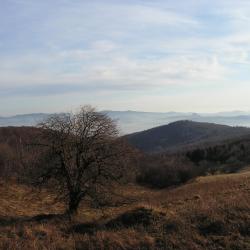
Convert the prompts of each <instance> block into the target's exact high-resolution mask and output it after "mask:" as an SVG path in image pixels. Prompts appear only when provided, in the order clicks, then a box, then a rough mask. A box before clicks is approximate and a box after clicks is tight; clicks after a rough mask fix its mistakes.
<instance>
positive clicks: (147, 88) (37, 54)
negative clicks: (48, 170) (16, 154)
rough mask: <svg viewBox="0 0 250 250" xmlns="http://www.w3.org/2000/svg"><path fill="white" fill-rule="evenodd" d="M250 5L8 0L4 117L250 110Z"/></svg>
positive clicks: (2, 41)
mask: <svg viewBox="0 0 250 250" xmlns="http://www.w3.org/2000/svg"><path fill="white" fill-rule="evenodd" d="M249 69H250V1H249V0H209V1H208V0H53V1H51V0H43V1H41V0H0V116H1V115H2V116H6V115H14V114H21V113H35V112H48V113H51V112H63V111H69V110H72V109H75V108H77V107H79V106H80V105H85V104H90V105H93V106H95V107H96V108H98V109H100V110H141V111H157V112H167V111H183V112H187V111H188V112H220V111H230V110H243V111H249V110H250V70H249Z"/></svg>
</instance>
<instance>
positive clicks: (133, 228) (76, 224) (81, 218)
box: [0, 172, 250, 250]
mask: <svg viewBox="0 0 250 250" xmlns="http://www.w3.org/2000/svg"><path fill="white" fill-rule="evenodd" d="M118 190H120V192H121V193H122V194H123V196H124V197H125V198H126V203H125V204H122V205H116V206H112V207H103V208H100V209H94V208H93V207H90V206H89V205H86V204H85V205H84V204H83V206H82V207H81V208H80V211H79V214H78V215H77V216H76V217H75V218H74V220H73V221H71V222H67V221H65V220H63V219H62V218H61V219H60V218H59V217H53V216H51V217H49V216H47V217H46V216H45V215H42V214H54V213H62V211H63V210H64V208H63V205H62V204H53V203H51V202H52V197H53V195H52V194H51V192H50V191H48V190H43V191H42V192H38V191H37V190H36V189H31V188H28V187H26V186H24V185H20V184H16V183H10V182H8V183H5V182H1V181H0V193H1V194H2V195H1V196H0V249H44V246H46V249H111V250H121V249H123V250H128V249H130V250H131V249H135V250H136V249H138V250H139V249H147V250H150V249H159V250H160V249H166V250H167V249H169V250H183V249H186V250H194V249H196V250H203V249H207V250H218V249H221V250H222V249H228V250H235V249H237V250H246V249H250V231H249V229H250V214H249V211H250V196H249V190H250V172H245V173H238V174H230V175H217V176H208V177H199V178H198V179H196V180H195V181H193V182H191V183H188V184H186V185H183V186H180V187H178V188H174V189H164V190H160V191H159V190H158V191H156V190H150V189H146V188H143V187H139V186H134V185H128V186H122V187H120V188H118ZM218 190H220V191H219V192H218Z"/></svg>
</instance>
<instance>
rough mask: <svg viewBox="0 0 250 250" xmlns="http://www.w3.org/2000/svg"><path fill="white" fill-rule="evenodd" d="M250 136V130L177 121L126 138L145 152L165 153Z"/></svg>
mask: <svg viewBox="0 0 250 250" xmlns="http://www.w3.org/2000/svg"><path fill="white" fill-rule="evenodd" d="M245 135H250V128H246V127H230V126H227V125H219V124H214V123H201V122H193V121H188V120H186V121H177V122H173V123H170V124H168V125H164V126H159V127H155V128H152V129H148V130H145V131H142V132H137V133H133V134H130V135H127V136H125V137H126V138H127V139H128V141H129V142H130V144H132V145H133V146H135V147H137V148H138V149H140V150H142V151H144V152H150V153H152V152H165V151H168V150H176V149H180V148H182V147H186V148H187V147H188V146H193V145H195V144H200V143H209V142H210V143H211V142H212V143H215V142H220V141H222V140H227V139H233V138H237V137H240V136H245Z"/></svg>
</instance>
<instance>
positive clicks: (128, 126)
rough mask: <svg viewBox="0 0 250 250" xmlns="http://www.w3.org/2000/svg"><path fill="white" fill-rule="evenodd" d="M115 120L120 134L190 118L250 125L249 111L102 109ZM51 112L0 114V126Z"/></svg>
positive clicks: (36, 119)
mask: <svg viewBox="0 0 250 250" xmlns="http://www.w3.org/2000/svg"><path fill="white" fill-rule="evenodd" d="M102 112H104V113H106V114H108V115H109V116H110V117H111V118H112V119H114V120H116V121H117V123H118V126H119V129H120V132H121V134H123V135H125V134H130V133H134V132H138V131H142V130H146V129H150V128H154V127H156V126H162V125H165V124H169V123H172V122H175V121H180V120H191V121H196V122H209V123H217V124H223V125H229V126H246V127H248V126H249V127H250V113H249V112H242V111H237V112H236V111H235V112H221V113H214V114H208V113H204V114H200V113H191V112H190V113H183V112H162V113H161V112H139V111H112V110H107V111H102ZM50 115H51V114H46V113H33V114H23V115H15V116H9V117H3V116H0V127H6V126H35V125H36V124H37V123H39V122H41V121H42V120H44V119H46V118H48V117H49V116H50Z"/></svg>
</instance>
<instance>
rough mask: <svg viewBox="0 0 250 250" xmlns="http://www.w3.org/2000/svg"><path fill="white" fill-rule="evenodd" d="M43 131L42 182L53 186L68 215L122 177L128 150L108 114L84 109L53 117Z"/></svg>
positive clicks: (40, 176) (46, 123)
mask: <svg viewBox="0 0 250 250" xmlns="http://www.w3.org/2000/svg"><path fill="white" fill-rule="evenodd" d="M40 128H41V133H42V138H40V142H39V145H41V146H42V147H43V150H42V152H43V153H42V154H41V156H42V157H43V159H42V160H41V161H40V164H42V167H41V168H39V169H40V170H41V172H40V173H39V182H40V183H47V182H49V181H50V182H52V183H53V186H54V189H55V190H57V191H58V195H59V197H60V198H62V199H63V200H64V201H66V202H67V207H68V209H67V212H68V213H69V214H73V213H75V212H77V209H78V207H79V204H80V202H81V201H82V200H83V199H85V198H87V197H89V198H93V199H96V197H97V193H98V192H100V191H101V190H104V189H105V188H106V187H107V186H109V185H111V183H112V182H113V181H116V180H118V179H119V178H121V177H122V174H123V167H124V166H125V164H124V160H125V158H126V152H128V151H127V150H126V149H127V147H126V145H125V144H124V143H123V142H122V141H121V140H120V139H119V137H118V131H117V128H116V124H115V122H114V121H113V120H112V119H110V118H109V117H108V116H107V115H105V114H103V113H99V112H97V111H96V110H95V109H94V108H92V107H90V106H84V107H82V108H80V110H79V111H78V112H76V113H70V114H58V115H53V116H51V117H50V118H49V119H47V120H46V121H45V122H43V123H41V124H40ZM40 159H41V158H40Z"/></svg>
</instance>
